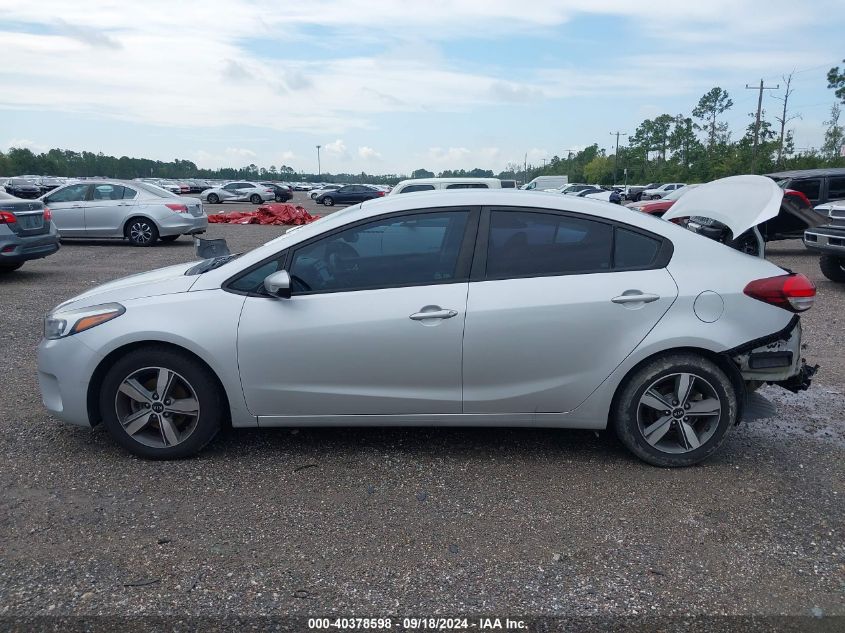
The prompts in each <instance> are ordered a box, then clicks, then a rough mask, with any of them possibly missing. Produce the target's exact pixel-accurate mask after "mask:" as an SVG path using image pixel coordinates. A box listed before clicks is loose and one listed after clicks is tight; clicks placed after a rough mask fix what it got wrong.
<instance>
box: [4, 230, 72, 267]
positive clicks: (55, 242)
mask: <svg viewBox="0 0 845 633" xmlns="http://www.w3.org/2000/svg"><path fill="white" fill-rule="evenodd" d="M59 247H60V242H59V233H58V231H57V230H56V227H55V225H53V224H52V223H51V225H50V232H49V233H44V234H42V235H17V234H16V233H11V232H10V233H8V234H3V235H0V265H3V264H11V265H14V264H20V263H21V262H27V261H30V260H32V259H41V258H43V257H47V256H48V255H52V254H53V253H55V252H56V251H58V250H59Z"/></svg>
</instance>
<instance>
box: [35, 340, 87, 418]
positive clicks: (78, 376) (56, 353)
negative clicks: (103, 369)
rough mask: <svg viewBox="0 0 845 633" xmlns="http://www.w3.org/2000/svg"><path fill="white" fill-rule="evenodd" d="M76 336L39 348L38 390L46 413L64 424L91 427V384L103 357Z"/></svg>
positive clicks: (39, 346)
mask: <svg viewBox="0 0 845 633" xmlns="http://www.w3.org/2000/svg"><path fill="white" fill-rule="evenodd" d="M79 337H80V335H79V334H76V335H73V336H68V337H65V338H61V339H57V340H52V341H51V340H47V339H42V340H41V343H39V345H38V386H39V388H40V390H41V400H42V401H43V403H44V406H45V407H46V408H47V410H48V411H49V412H50V413H51V414H53V415H54V416H56V417H57V418H59V419H60V420H63V421H64V422H69V423H70V424H76V425H79V426H90V425H91V422H90V421H89V418H88V383H89V382H90V380H91V375H92V374H93V373H94V369H95V368H96V367H97V365H98V364H99V362H100V360H101V357H100V356H99V355H98V354H97V353H96V352H94V350H92V349H91V348H90V347H88V346H87V345H85V344H84V343H83V342H82V340H81V338H79Z"/></svg>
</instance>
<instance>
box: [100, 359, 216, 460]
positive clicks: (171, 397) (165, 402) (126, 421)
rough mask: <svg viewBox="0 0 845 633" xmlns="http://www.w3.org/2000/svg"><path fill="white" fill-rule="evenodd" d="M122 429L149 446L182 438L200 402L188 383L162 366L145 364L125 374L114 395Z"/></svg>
mask: <svg viewBox="0 0 845 633" xmlns="http://www.w3.org/2000/svg"><path fill="white" fill-rule="evenodd" d="M114 406H115V412H116V413H117V419H118V421H119V422H120V425H121V426H122V427H123V430H124V431H126V433H127V434H128V435H129V436H130V437H132V439H134V440H135V441H137V442H139V443H141V444H144V445H145V446H151V447H153V448H167V447H170V446H176V445H177V444H181V443H182V442H184V441H185V440H186V439H187V438H188V437H189V436H190V435H191V433H193V432H194V430H195V429H196V427H197V422H198V421H199V416H200V405H199V399H198V398H197V394H196V392H195V391H194V388H193V387H192V386H191V384H190V383H189V382H188V381H187V380H186V379H185V378H184V377H183V376H182V375H181V374H178V373H176V372H175V371H172V370H170V369H167V368H165V367H145V368H143V369H139V370H137V371H134V372H132V373H131V374H130V375H129V376H127V377H126V378H125V379H124V380H123V382H121V383H120V387H119V388H118V390H117V394H116V395H115V401H114Z"/></svg>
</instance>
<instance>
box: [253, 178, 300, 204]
mask: <svg viewBox="0 0 845 633" xmlns="http://www.w3.org/2000/svg"><path fill="white" fill-rule="evenodd" d="M259 184H260V185H263V186H265V187H267V188H268V189H272V190H273V193H274V195H275V197H274V200H275V201H276V202H287V201H288V200H290V199H291V198H293V192H292V191H291V190H290V187H288V186H287V185H282V184H279V183H278V182H262V183H259Z"/></svg>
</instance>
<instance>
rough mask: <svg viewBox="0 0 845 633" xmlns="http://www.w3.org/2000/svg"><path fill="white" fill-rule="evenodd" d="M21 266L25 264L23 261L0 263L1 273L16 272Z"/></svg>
mask: <svg viewBox="0 0 845 633" xmlns="http://www.w3.org/2000/svg"><path fill="white" fill-rule="evenodd" d="M21 266H23V262H21V263H20V264H2V265H0V273H12V272H15V271H16V270H17V269H18V268H20V267H21Z"/></svg>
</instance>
